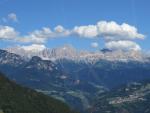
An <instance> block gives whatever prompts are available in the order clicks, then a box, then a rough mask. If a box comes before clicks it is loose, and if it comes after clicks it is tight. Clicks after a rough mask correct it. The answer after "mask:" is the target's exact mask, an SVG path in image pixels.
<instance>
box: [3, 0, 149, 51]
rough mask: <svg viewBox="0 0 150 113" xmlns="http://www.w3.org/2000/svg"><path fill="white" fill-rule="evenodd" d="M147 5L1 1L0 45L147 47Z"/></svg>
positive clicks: (144, 0) (120, 0)
mask: <svg viewBox="0 0 150 113" xmlns="http://www.w3.org/2000/svg"><path fill="white" fill-rule="evenodd" d="M149 6H150V1H149V0H0V48H6V47H11V46H12V47H13V46H20V47H22V46H23V47H25V46H26V47H37V48H38V47H39V48H40V47H43V46H45V47H49V48H53V47H57V46H62V45H66V44H69V45H73V46H74V47H76V48H77V49H84V50H90V51H95V50H100V49H102V48H108V49H125V50H138V51H139V50H140V51H141V50H149V49H150V44H149V43H150V38H149V35H150V22H149V20H150V14H149V11H150V7H149ZM35 45H36V46H35Z"/></svg>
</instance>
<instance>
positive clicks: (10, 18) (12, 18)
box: [7, 13, 18, 22]
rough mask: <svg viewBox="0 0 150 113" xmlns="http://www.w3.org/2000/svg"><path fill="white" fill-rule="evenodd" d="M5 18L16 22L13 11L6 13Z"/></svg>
mask: <svg viewBox="0 0 150 113" xmlns="http://www.w3.org/2000/svg"><path fill="white" fill-rule="evenodd" d="M7 18H8V19H9V20H11V21H14V22H18V19H17V15H16V14H15V13H10V14H8V17H7Z"/></svg>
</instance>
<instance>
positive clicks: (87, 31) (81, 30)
mask: <svg viewBox="0 0 150 113" xmlns="http://www.w3.org/2000/svg"><path fill="white" fill-rule="evenodd" d="M73 33H74V34H77V35H79V36H80V37H86V38H93V37H97V36H98V32H97V26H95V25H88V26H76V27H75V28H74V29H73Z"/></svg>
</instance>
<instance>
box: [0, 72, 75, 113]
mask: <svg viewBox="0 0 150 113" xmlns="http://www.w3.org/2000/svg"><path fill="white" fill-rule="evenodd" d="M1 112H2V113H75V112H73V111H71V110H70V108H69V107H68V106H67V105H66V104H64V103H63V102H61V101H58V100H56V99H53V98H51V97H48V96H45V95H43V94H41V93H37V92H35V91H33V90H31V89H28V88H24V87H21V86H19V85H17V84H15V83H14V82H12V81H10V80H8V79H7V78H5V77H4V75H3V74H1V73H0V113H1Z"/></svg>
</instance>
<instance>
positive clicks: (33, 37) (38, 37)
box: [19, 25, 70, 43]
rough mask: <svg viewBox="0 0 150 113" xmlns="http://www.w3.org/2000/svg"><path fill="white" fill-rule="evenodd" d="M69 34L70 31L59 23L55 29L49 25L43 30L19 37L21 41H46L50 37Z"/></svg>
mask: <svg viewBox="0 0 150 113" xmlns="http://www.w3.org/2000/svg"><path fill="white" fill-rule="evenodd" d="M69 35H70V32H69V31H68V30H66V29H65V28H63V27H62V26H60V25H59V26H56V27H55V28H54V31H52V30H51V29H50V28H48V27H44V28H42V29H41V30H35V31H33V32H31V33H29V34H28V35H26V36H23V37H21V38H19V41H21V42H26V43H28V42H34V43H45V42H46V40H47V39H49V38H57V37H65V36H69Z"/></svg>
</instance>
